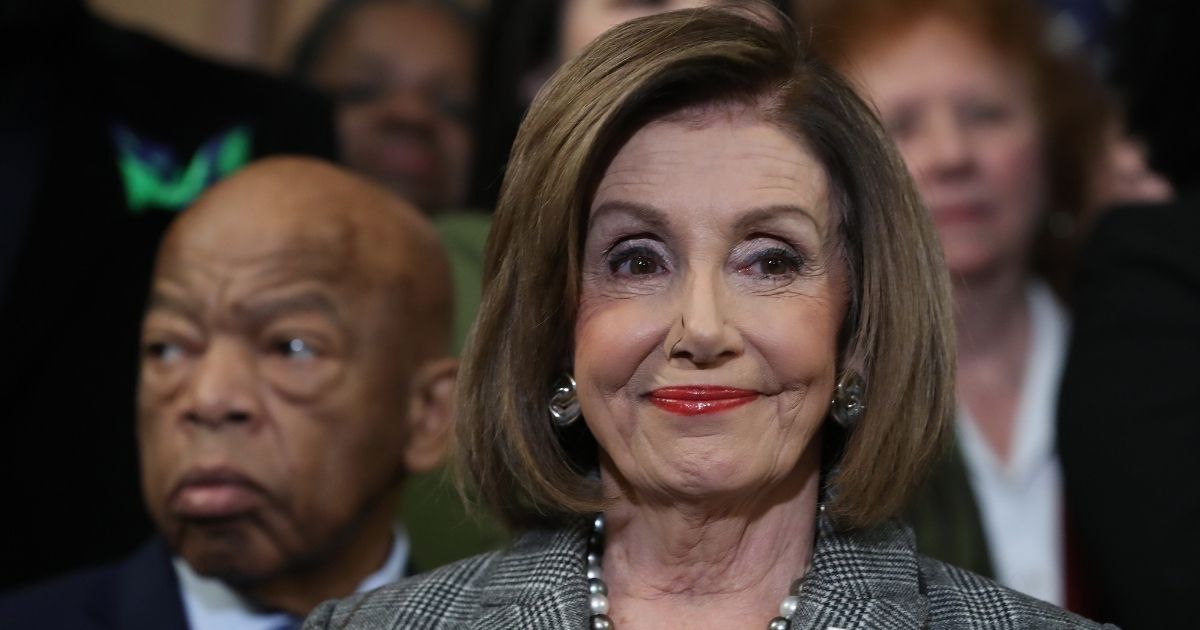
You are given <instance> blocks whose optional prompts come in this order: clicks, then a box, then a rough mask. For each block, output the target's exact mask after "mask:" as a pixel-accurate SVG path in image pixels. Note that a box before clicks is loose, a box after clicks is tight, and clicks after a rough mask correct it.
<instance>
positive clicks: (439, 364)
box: [138, 158, 455, 612]
mask: <svg viewBox="0 0 1200 630" xmlns="http://www.w3.org/2000/svg"><path fill="white" fill-rule="evenodd" d="M450 295H451V291H450V277H449V270H448V264H447V262H446V257H445V253H444V252H443V250H442V247H441V245H440V243H439V242H438V239H437V236H436V233H435V232H434V230H433V228H432V226H430V224H429V223H428V221H427V220H426V219H425V218H424V217H423V216H422V215H421V214H420V212H418V211H417V210H416V209H415V208H414V207H412V206H411V205H409V204H407V203H404V202H402V201H400V200H398V199H397V198H396V197H395V196H394V195H393V194H392V193H390V192H388V191H386V190H384V189H381V188H379V187H377V186H376V185H374V184H371V183H368V182H367V181H365V180H362V179H360V178H359V177H357V176H355V175H352V174H350V173H348V172H346V171H343V170H341V169H339V168H337V167H334V166H331V165H328V164H325V163H323V162H319V161H315V160H311V159H303V158H276V159H270V160H264V161H261V162H258V163H256V164H254V165H251V166H249V167H247V168H246V169H244V170H242V171H240V172H238V173H237V174H235V175H234V176H233V177H231V178H229V179H227V180H225V181H223V182H221V183H220V184H218V185H216V186H214V187H213V188H212V190H210V191H209V192H208V193H207V194H205V195H204V196H203V197H202V198H201V199H200V200H199V201H198V202H197V203H196V205H195V206H193V207H192V208H190V209H188V210H187V211H186V212H185V213H183V215H181V216H180V218H179V220H178V221H176V222H175V224H174V225H173V226H172V227H171V229H170V230H169V232H168V233H167V236H166V237H165V239H164V241H163V244H162V247H161V249H160V252H159V258H158V262H157V264H156V266H155V273H154V281H153V285H152V290H151V296H150V306H149V309H148V311H147V314H146V320H145V323H144V325H143V352H142V368H141V383H140V387H139V395H138V401H139V412H138V415H139V417H138V436H139V441H140V448H141V454H142V476H143V490H144V492H145V498H146V501H147V505H148V507H149V510H150V513H151V515H152V516H153V518H154V520H155V522H156V524H157V525H158V527H159V529H160V530H161V531H162V533H163V534H164V535H165V536H166V538H167V540H168V542H170V544H171V545H172V548H173V549H174V550H175V551H176V552H177V553H179V554H180V555H182V556H183V557H184V558H185V559H186V560H187V561H188V562H189V563H190V564H191V565H192V566H193V568H195V569H196V570H197V571H199V572H201V573H204V574H208V575H214V576H218V577H224V578H227V579H229V580H231V581H233V582H236V583H238V584H244V585H249V586H248V587H247V588H249V589H250V590H252V591H255V590H256V589H257V592H256V593H250V594H251V595H252V596H254V595H257V596H258V597H259V598H260V599H265V600H272V601H270V603H271V604H272V605H274V606H276V607H282V608H285V609H294V610H295V611H296V612H307V610H304V609H303V606H301V605H299V604H295V605H293V604H292V603H289V602H288V601H280V597H282V600H288V598H289V597H292V596H293V595H294V594H290V593H288V592H286V591H287V589H286V588H283V587H280V586H279V580H280V579H282V578H281V576H282V577H288V576H292V577H294V575H293V574H294V573H296V572H304V571H309V572H311V571H314V570H316V569H315V567H319V570H320V572H321V573H319V575H321V576H325V575H328V576H329V579H330V580H333V581H337V580H338V579H339V576H340V579H341V582H343V583H344V584H342V586H344V587H345V588H341V587H338V588H332V587H331V588H330V589H325V590H323V591H322V592H321V593H320V595H321V597H322V598H328V597H337V596H341V595H344V594H348V593H349V592H352V591H353V588H354V587H355V586H356V585H357V584H358V581H360V580H361V579H362V578H363V577H365V575H366V574H368V573H370V571H371V570H373V569H375V568H377V567H378V566H379V564H380V563H381V562H382V555H383V554H386V551H387V547H388V544H389V543H388V541H390V536H391V533H390V532H391V530H390V521H391V518H392V516H393V511H394V509H395V508H396V498H397V497H396V492H395V491H396V489H397V487H398V481H399V480H400V479H401V478H402V477H403V475H404V474H405V473H406V472H408V471H414V470H424V469H428V468H431V467H433V466H434V465H436V464H437V463H438V461H439V460H440V458H441V455H442V453H443V452H444V449H445V441H446V436H447V434H448V431H447V427H448V424H449V422H450V415H451V407H452V405H451V400H452V396H453V376H454V371H455V364H454V362H453V360H452V359H449V358H447V357H445V356H444V355H445V352H446V348H447V345H448V336H449V325H450V319H451V318H450V299H451V298H450ZM330 563H332V564H333V565H336V566H330ZM339 567H341V568H339ZM364 571H365V572H364ZM323 579H324V578H323ZM272 585H274V586H272ZM347 589H348V590H347ZM280 591H283V593H282V595H281V596H276V595H271V594H270V593H278V592H280ZM340 591H345V592H344V593H340ZM266 592H269V593H266ZM339 593H340V594H339ZM306 601H307V600H306ZM318 601H319V600H318ZM310 603H311V604H315V603H316V602H310Z"/></svg>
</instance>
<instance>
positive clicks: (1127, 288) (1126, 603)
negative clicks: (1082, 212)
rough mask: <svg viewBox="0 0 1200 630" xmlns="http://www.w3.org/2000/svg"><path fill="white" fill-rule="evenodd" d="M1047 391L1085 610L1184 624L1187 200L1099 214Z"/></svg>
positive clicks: (1190, 452)
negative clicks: (1055, 403) (1053, 383)
mask: <svg viewBox="0 0 1200 630" xmlns="http://www.w3.org/2000/svg"><path fill="white" fill-rule="evenodd" d="M1075 300H1076V309H1075V311H1076V316H1075V324H1074V333H1073V338H1072V341H1071V349H1070V352H1069V355H1068V358H1067V366H1066V372H1065V373H1064V376H1063V384H1062V393H1061V395H1060V397H1059V413H1058V417H1059V429H1058V435H1059V452H1060V453H1061V455H1062V463H1063V482H1064V484H1065V487H1066V497H1067V500H1068V502H1069V507H1070V509H1071V514H1072V516H1073V518H1074V521H1073V524H1074V525H1075V528H1076V531H1077V533H1078V536H1079V541H1078V542H1079V543H1080V546H1081V551H1082V552H1083V554H1082V557H1083V559H1085V560H1087V561H1088V562H1090V563H1091V565H1092V566H1091V567H1090V569H1091V570H1090V573H1091V574H1092V576H1093V577H1094V582H1095V586H1096V587H1097V593H1096V595H1097V603H1098V604H1099V605H1100V606H1101V608H1100V610H1098V611H1097V613H1098V615H1099V616H1100V617H1101V618H1103V619H1106V620H1111V621H1113V622H1116V623H1119V624H1121V625H1122V626H1125V627H1126V628H1194V627H1196V623H1197V622H1196V609H1195V597H1196V591H1197V589H1198V588H1200V538H1197V536H1196V526H1197V524H1200V483H1198V480H1200V460H1198V459H1197V454H1198V453H1200V359H1198V357H1200V199H1197V198H1195V197H1193V198H1191V200H1190V201H1183V202H1180V203H1177V204H1174V205H1171V206H1157V207H1154V206H1148V207H1131V208H1123V209H1118V210H1114V211H1112V212H1111V213H1110V214H1108V215H1107V216H1105V217H1104V218H1103V219H1102V220H1101V222H1100V223H1099V225H1098V226H1097V228H1096V230H1095V232H1094V233H1093V235H1092V239H1091V242H1090V243H1089V244H1088V246H1087V248H1086V249H1085V250H1084V255H1083V259H1082V261H1081V264H1080V271H1079V276H1078V280H1077V282H1076V286H1075Z"/></svg>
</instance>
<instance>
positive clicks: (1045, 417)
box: [956, 282, 1069, 606]
mask: <svg viewBox="0 0 1200 630" xmlns="http://www.w3.org/2000/svg"><path fill="white" fill-rule="evenodd" d="M1026 297H1027V300H1028V304H1029V309H1030V344H1029V355H1028V357H1027V358H1026V365H1025V380H1024V382H1023V383H1022V386H1021V398H1020V400H1019V401H1018V404H1017V417H1016V425H1015V426H1014V427H1013V429H1014V430H1013V435H1012V440H1013V442H1012V449H1011V452H1010V456H1011V457H1010V459H1009V461H1008V462H1007V463H1003V462H1001V461H1000V460H999V459H998V458H997V456H996V455H995V453H994V452H993V451H992V449H991V447H990V446H989V445H988V443H987V441H986V440H985V439H984V437H983V435H982V434H981V433H980V431H979V429H978V428H977V427H976V425H975V422H974V421H973V420H972V419H971V417H970V415H969V414H968V413H967V411H966V409H964V408H963V407H961V406H960V407H959V409H958V414H957V418H956V420H957V422H956V424H957V431H956V434H957V438H958V445H959V448H960V449H961V451H962V454H963V458H964V460H965V463H966V467H967V477H968V479H969V480H970V483H971V488H972V490H973V491H974V493H975V501H976V503H977V505H978V506H979V513H980V514H979V515H980V518H981V519H982V521H983V528H984V534H985V535H986V538H987V542H988V551H989V552H990V553H991V558H992V565H993V567H994V569H995V571H996V578H997V580H998V581H999V582H1000V583H1001V584H1004V585H1005V586H1008V587H1010V588H1013V589H1015V590H1018V591H1021V592H1024V593H1026V594H1029V595H1032V596H1034V597H1037V598H1039V599H1042V600H1045V601H1048V602H1050V603H1052V604H1055V605H1058V606H1062V605H1063V603H1064V599H1065V571H1064V565H1065V557H1064V556H1065V553H1064V544H1063V496H1062V471H1061V468H1060V466H1059V459H1058V453H1057V451H1056V450H1055V439H1054V434H1055V424H1056V422H1055V410H1056V407H1057V404H1058V388H1059V381H1060V379H1061V378H1062V371H1063V363H1064V361H1065V359H1066V352H1067V337H1068V333H1069V323H1068V321H1067V315H1066V311H1065V310H1064V309H1063V307H1062V306H1061V305H1060V304H1059V303H1058V300H1057V299H1056V298H1055V297H1054V294H1053V293H1051V291H1050V289H1049V287H1047V286H1046V285H1045V284H1044V283H1041V282H1035V283H1031V284H1030V285H1029V286H1028V288H1027V290H1026Z"/></svg>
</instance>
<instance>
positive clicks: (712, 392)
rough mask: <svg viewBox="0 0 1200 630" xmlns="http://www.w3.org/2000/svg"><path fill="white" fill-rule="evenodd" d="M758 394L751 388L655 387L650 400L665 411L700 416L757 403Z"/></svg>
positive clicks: (704, 386) (649, 397)
mask: <svg viewBox="0 0 1200 630" xmlns="http://www.w3.org/2000/svg"><path fill="white" fill-rule="evenodd" d="M759 396H760V394H759V392H756V391H754V390H750V389H740V388H737V387H713V386H707V385H695V386H687V387H663V388H660V389H656V390H654V391H652V392H650V394H649V395H648V396H647V399H648V400H649V401H650V404H652V405H654V406H655V407H658V408H659V409H662V410H663V411H666V412H669V413H673V414H678V415H681V416H698V415H702V414H709V413H720V412H722V411H728V410H730V409H733V408H735V407H741V406H742V405H745V404H748V403H752V402H754V401H755V400H757V399H758V397H759Z"/></svg>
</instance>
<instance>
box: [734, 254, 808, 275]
mask: <svg viewBox="0 0 1200 630" xmlns="http://www.w3.org/2000/svg"><path fill="white" fill-rule="evenodd" d="M803 263H804V261H803V260H802V259H801V258H800V256H798V255H797V254H796V253H794V252H790V251H788V250H785V249H782V248H775V249H770V250H767V251H765V252H762V253H760V254H759V255H758V257H757V258H755V259H754V261H753V262H751V263H750V265H749V266H748V267H746V268H745V270H746V271H749V272H751V273H753V274H756V275H759V276H763V277H779V276H790V275H793V274H797V273H799V272H800V269H801V267H802V266H803Z"/></svg>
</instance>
